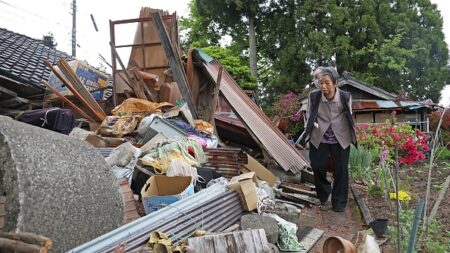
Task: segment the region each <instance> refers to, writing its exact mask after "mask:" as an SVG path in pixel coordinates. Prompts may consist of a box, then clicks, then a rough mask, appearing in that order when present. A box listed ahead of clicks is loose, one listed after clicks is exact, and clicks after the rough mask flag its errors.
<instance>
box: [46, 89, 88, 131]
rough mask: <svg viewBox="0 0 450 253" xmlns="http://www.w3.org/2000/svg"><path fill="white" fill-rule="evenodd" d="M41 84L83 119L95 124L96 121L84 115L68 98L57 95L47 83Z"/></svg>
mask: <svg viewBox="0 0 450 253" xmlns="http://www.w3.org/2000/svg"><path fill="white" fill-rule="evenodd" d="M43 84H44V85H45V87H47V88H48V89H49V90H50V91H51V92H53V93H54V94H55V95H56V96H58V97H59V98H61V99H62V100H63V101H64V102H66V103H67V104H69V106H70V107H72V109H74V110H75V111H77V112H78V113H79V114H80V115H81V116H82V117H84V118H85V119H87V120H89V121H91V122H97V121H96V120H94V119H93V118H92V117H91V116H89V115H88V114H86V112H84V111H83V110H81V109H80V107H78V106H76V105H75V104H74V103H72V101H70V100H69V99H68V98H66V97H65V96H64V95H63V94H61V93H59V92H58V91H57V90H56V89H55V88H53V87H52V86H50V84H48V83H47V82H45V81H44V82H43Z"/></svg>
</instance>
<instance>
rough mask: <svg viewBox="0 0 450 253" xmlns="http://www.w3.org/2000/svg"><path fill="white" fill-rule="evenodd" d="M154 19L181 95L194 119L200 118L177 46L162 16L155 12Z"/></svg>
mask: <svg viewBox="0 0 450 253" xmlns="http://www.w3.org/2000/svg"><path fill="white" fill-rule="evenodd" d="M152 18H153V21H154V22H155V25H156V28H157V30H158V33H159V37H160V39H161V43H162V45H163V48H164V51H165V52H166V56H167V59H168V60H169V64H170V68H171V69H172V72H173V74H174V77H175V80H176V82H177V85H178V88H179V89H180V92H181V95H182V97H183V99H184V100H185V101H186V103H187V105H188V107H189V110H190V111H191V114H192V116H193V117H194V119H197V118H198V115H197V110H196V108H195V106H194V102H193V100H192V95H191V92H190V90H189V86H188V81H187V77H186V73H185V72H184V68H183V64H182V63H181V60H180V56H179V55H178V51H177V50H176V48H175V46H174V45H173V44H172V43H171V42H170V39H169V36H168V34H167V30H166V28H165V26H164V23H163V21H162V19H161V14H160V13H159V12H155V13H153V14H152Z"/></svg>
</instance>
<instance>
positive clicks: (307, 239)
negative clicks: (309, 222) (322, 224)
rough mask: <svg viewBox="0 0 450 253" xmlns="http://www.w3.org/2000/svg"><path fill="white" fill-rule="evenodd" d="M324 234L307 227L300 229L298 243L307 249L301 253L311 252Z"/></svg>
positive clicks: (316, 229)
mask: <svg viewBox="0 0 450 253" xmlns="http://www.w3.org/2000/svg"><path fill="white" fill-rule="evenodd" d="M324 233H325V232H324V231H323V230H320V229H318V228H313V227H309V226H305V227H302V229H299V231H298V232H297V238H298V241H299V242H300V243H301V244H303V246H304V247H305V249H304V250H302V251H301V252H302V253H307V252H309V251H310V250H311V249H312V248H313V247H314V245H316V243H317V242H318V241H319V239H320V238H321V237H322V235H323V234H324Z"/></svg>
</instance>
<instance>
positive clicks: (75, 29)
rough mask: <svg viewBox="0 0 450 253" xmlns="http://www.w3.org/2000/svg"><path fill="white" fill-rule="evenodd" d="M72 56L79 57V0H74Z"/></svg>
mask: <svg viewBox="0 0 450 253" xmlns="http://www.w3.org/2000/svg"><path fill="white" fill-rule="evenodd" d="M72 56H73V57H76V56H77V0H72Z"/></svg>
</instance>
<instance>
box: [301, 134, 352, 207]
mask: <svg viewBox="0 0 450 253" xmlns="http://www.w3.org/2000/svg"><path fill="white" fill-rule="evenodd" d="M329 154H331V158H332V160H333V165H334V166H333V167H334V173H333V176H334V181H333V188H331V183H330V182H329V181H328V180H327V169H328V155H329ZM349 155H350V146H348V147H347V148H346V149H343V148H342V147H341V145H340V144H339V143H336V144H325V143H320V145H319V148H316V147H314V145H311V148H310V150H309V159H310V160H311V167H312V169H313V171H314V183H315V186H316V192H317V197H318V198H319V200H320V201H321V202H326V201H327V200H328V196H330V193H331V204H332V206H333V208H335V209H344V208H345V207H346V205H347V197H348V159H349Z"/></svg>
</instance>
